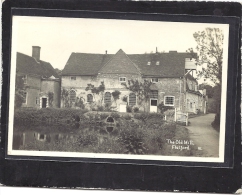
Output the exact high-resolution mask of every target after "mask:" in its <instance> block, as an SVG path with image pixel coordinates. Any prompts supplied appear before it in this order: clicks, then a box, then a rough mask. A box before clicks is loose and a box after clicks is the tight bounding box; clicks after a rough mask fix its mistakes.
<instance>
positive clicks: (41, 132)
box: [13, 121, 119, 150]
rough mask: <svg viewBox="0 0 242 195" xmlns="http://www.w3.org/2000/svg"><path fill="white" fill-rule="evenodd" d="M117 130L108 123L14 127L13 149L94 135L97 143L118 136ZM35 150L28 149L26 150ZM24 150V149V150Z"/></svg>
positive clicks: (63, 141) (111, 123)
mask: <svg viewBox="0 0 242 195" xmlns="http://www.w3.org/2000/svg"><path fill="white" fill-rule="evenodd" d="M118 132H119V128H118V127H117V126H116V124H114V123H113V121H112V122H110V124H108V123H106V124H104V125H98V124H95V125H88V126H87V125H85V124H79V123H74V124H71V125H66V126H63V125H62V126H60V125H59V126H56V125H52V126H50V125H49V126H44V125H21V124H18V125H14V133H13V149H14V150H19V149H22V148H25V146H27V145H31V144H32V145H33V143H34V144H36V145H38V144H41V143H42V144H45V143H46V144H49V145H51V144H54V143H56V142H59V143H63V144H64V143H66V142H71V141H73V140H76V139H78V137H80V136H82V135H84V134H85V135H86V134H88V133H89V134H90V133H91V134H94V135H95V136H96V137H97V138H98V142H102V141H103V140H104V139H108V138H110V136H111V137H115V136H117V135H118ZM32 149H33V150H35V149H34V148H31V147H30V148H28V149H27V150H32ZM25 150H26V149H25Z"/></svg>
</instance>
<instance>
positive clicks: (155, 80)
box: [151, 78, 159, 83]
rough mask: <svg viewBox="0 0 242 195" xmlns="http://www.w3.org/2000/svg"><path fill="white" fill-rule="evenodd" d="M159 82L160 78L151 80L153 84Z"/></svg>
mask: <svg viewBox="0 0 242 195" xmlns="http://www.w3.org/2000/svg"><path fill="white" fill-rule="evenodd" d="M158 81H159V79H158V78H152V79H151V82H152V83H158Z"/></svg>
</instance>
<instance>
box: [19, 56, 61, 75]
mask: <svg viewBox="0 0 242 195" xmlns="http://www.w3.org/2000/svg"><path fill="white" fill-rule="evenodd" d="M16 69H17V72H20V73H22V74H32V75H38V76H41V77H45V78H49V77H51V76H52V75H53V76H54V77H55V78H58V77H59V76H58V74H57V73H56V72H55V70H54V68H53V67H52V66H51V64H50V63H48V62H45V61H42V60H40V61H36V60H35V59H34V58H33V57H31V56H28V55H25V54H22V53H19V52H17V66H16Z"/></svg>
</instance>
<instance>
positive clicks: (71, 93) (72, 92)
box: [70, 90, 76, 103]
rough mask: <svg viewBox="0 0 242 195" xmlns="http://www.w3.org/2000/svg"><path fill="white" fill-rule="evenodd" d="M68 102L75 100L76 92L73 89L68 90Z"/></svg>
mask: <svg viewBox="0 0 242 195" xmlns="http://www.w3.org/2000/svg"><path fill="white" fill-rule="evenodd" d="M70 102H71V103H73V102H76V92H75V91H74V90H71V91H70Z"/></svg>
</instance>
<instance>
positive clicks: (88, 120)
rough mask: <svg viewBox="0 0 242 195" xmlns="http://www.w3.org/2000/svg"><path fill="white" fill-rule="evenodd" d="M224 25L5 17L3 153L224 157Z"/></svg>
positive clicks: (218, 159)
mask: <svg viewBox="0 0 242 195" xmlns="http://www.w3.org/2000/svg"><path fill="white" fill-rule="evenodd" d="M228 37H229V25H228V24H217V23H189V22H167V21H142V20H123V19H97V18H58V17H52V18H51V17H34V16H31V17H30V16H13V22H12V43H11V45H12V50H11V73H10V103H9V125H8V155H20V156H53V157H85V158H112V159H143V160H161V161H162V160H165V161H194V162H221V163H223V162H224V153H225V152H224V148H225V114H226V95H227V88H226V87H227V68H228V46H229V43H228Z"/></svg>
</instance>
